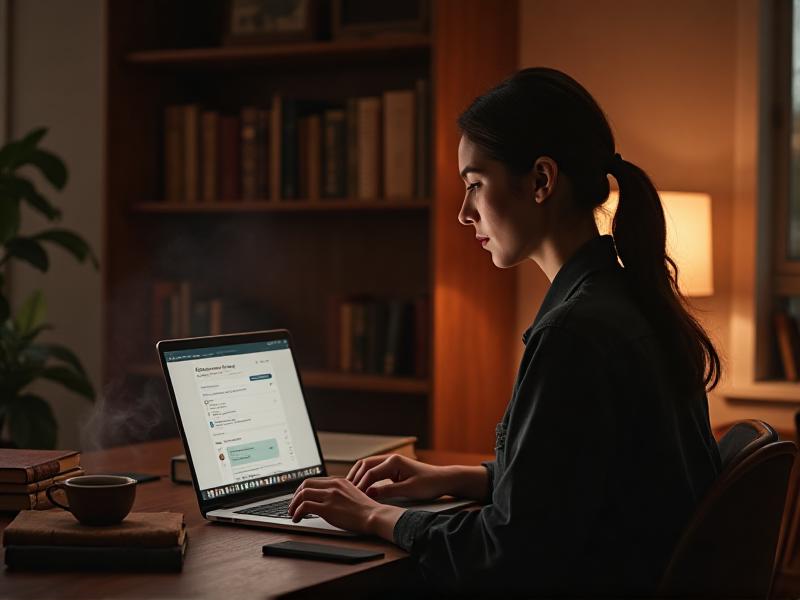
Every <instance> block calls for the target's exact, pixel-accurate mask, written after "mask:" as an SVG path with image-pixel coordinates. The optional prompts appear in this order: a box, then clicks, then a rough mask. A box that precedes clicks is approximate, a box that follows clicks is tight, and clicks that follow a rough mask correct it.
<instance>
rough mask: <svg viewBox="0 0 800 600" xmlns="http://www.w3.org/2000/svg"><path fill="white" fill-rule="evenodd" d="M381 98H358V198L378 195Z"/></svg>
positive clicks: (363, 198)
mask: <svg viewBox="0 0 800 600" xmlns="http://www.w3.org/2000/svg"><path fill="white" fill-rule="evenodd" d="M381 162H382V161H381V99H380V98H359V99H358V196H357V197H358V198H359V199H360V200H375V199H377V198H379V197H380V188H381V185H380V175H381Z"/></svg>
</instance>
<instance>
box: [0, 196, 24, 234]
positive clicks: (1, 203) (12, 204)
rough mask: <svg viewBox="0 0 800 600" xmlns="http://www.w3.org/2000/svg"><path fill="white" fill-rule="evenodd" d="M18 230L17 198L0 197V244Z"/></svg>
mask: <svg viewBox="0 0 800 600" xmlns="http://www.w3.org/2000/svg"><path fill="white" fill-rule="evenodd" d="M17 232H19V200H14V199H13V198H10V199H2V198H0V244H3V243H5V242H6V241H8V240H10V239H11V238H13V237H14V236H15V235H17Z"/></svg>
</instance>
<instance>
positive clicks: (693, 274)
mask: <svg viewBox="0 0 800 600" xmlns="http://www.w3.org/2000/svg"><path fill="white" fill-rule="evenodd" d="M658 195H659V196H660V197H661V203H662V204H663V206H664V218H665V219H666V221H667V253H668V254H669V255H670V256H671V257H672V259H673V260H674V261H675V264H677V265H678V286H679V287H680V289H681V291H682V292H683V293H684V295H686V296H695V297H697V296H711V295H712V294H713V293H714V269H713V256H712V252H711V196H709V195H708V194H695V193H689V192H658ZM618 202H619V192H617V191H616V190H612V191H611V193H610V194H609V196H608V200H606V201H605V203H604V204H603V205H602V206H600V207H599V208H598V209H597V211H596V212H595V220H596V221H597V228H598V229H599V230H600V233H601V234H607V233H609V234H610V233H611V221H612V219H613V218H614V213H615V212H616V211H617V203H618Z"/></svg>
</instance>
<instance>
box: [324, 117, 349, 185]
mask: <svg viewBox="0 0 800 600" xmlns="http://www.w3.org/2000/svg"><path fill="white" fill-rule="evenodd" d="M345 133H346V131H345V113H344V111H343V110H327V111H325V158H324V161H325V180H324V183H323V192H324V195H325V197H326V198H343V197H344V196H345V192H346V181H345V177H346V172H345V157H344V153H345Z"/></svg>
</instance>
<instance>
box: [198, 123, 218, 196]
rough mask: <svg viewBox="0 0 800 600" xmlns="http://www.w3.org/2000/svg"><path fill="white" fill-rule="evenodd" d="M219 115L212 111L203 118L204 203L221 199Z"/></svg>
mask: <svg viewBox="0 0 800 600" xmlns="http://www.w3.org/2000/svg"><path fill="white" fill-rule="evenodd" d="M218 137H219V114H218V113H217V112H215V111H212V110H207V111H203V116H202V138H203V139H202V149H203V177H202V180H203V186H202V188H203V189H202V194H201V199H202V200H203V202H216V201H217V199H218V198H219V191H218V187H217V181H218V173H217V171H218V161H219V157H218V153H217V148H218V146H219V140H218V139H217V138H218Z"/></svg>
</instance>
